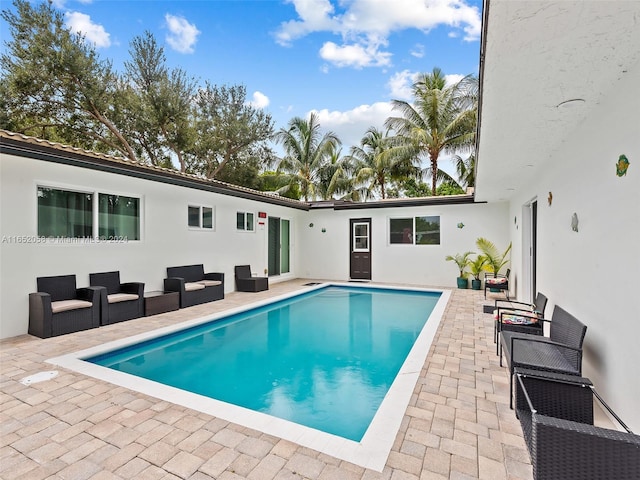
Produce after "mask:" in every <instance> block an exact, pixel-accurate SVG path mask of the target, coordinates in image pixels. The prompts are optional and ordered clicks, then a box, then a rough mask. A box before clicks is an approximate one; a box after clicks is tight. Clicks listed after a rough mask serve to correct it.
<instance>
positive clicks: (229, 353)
mask: <svg viewBox="0 0 640 480" xmlns="http://www.w3.org/2000/svg"><path fill="white" fill-rule="evenodd" d="M446 293H448V292H446V291H445V292H433V291H425V290H420V289H399V288H388V287H386V288H375V287H360V286H350V285H349V286H348V285H319V286H317V287H314V288H310V289H307V290H306V291H305V293H303V294H302V295H292V296H287V297H283V298H278V299H276V300H277V301H275V302H270V303H264V302H262V304H256V305H254V308H251V309H249V310H246V309H245V310H246V311H242V310H239V309H238V311H232V312H231V314H230V315H225V316H223V315H219V316H217V317H214V318H213V319H198V320H195V321H192V322H186V324H183V325H181V327H182V328H180V329H178V330H177V331H175V332H157V333H156V334H155V335H154V334H145V335H144V336H136V337H133V338H131V339H128V340H127V341H126V342H124V343H123V344H121V345H116V344H113V343H112V344H107V345H104V346H103V347H101V348H96V349H89V350H86V351H83V352H77V353H76V354H73V355H72V356H65V357H59V358H57V359H51V360H50V362H51V363H55V364H58V365H61V366H66V367H68V368H73V367H74V366H75V367H76V368H77V367H78V366H79V365H78V364H80V363H81V364H82V369H83V370H84V372H83V373H87V374H89V375H92V376H98V378H102V379H105V380H107V381H110V382H112V383H116V384H118V385H123V386H127V387H129V388H133V389H134V390H138V391H141V390H142V391H144V393H148V394H149V395H154V396H156V397H159V398H163V399H166V400H169V401H172V402H174V403H180V404H184V405H185V406H188V407H190V408H195V409H197V410H200V411H205V412H206V413H210V414H212V415H216V416H218V417H220V418H224V419H227V420H230V421H233V422H236V423H240V424H242V425H246V426H249V427H251V428H256V429H258V430H261V431H266V433H271V434H274V435H278V436H280V437H283V438H285V439H289V440H292V441H296V442H297V443H300V444H303V445H305V446H309V447H311V448H316V449H318V450H320V451H324V452H325V453H329V454H331V455H334V456H337V457H338V458H343V459H345V460H349V461H352V462H354V463H357V464H360V465H363V466H367V467H369V468H375V469H377V467H379V468H380V469H381V468H382V467H383V466H384V461H385V460H386V457H387V455H388V452H389V450H390V448H391V445H392V443H393V440H394V438H395V434H396V433H397V429H398V427H399V424H400V421H401V419H402V416H403V413H404V411H405V410H406V407H407V403H408V400H409V398H410V396H411V393H412V391H413V388H414V387H415V382H416V380H417V377H418V374H419V372H420V369H421V368H422V365H423V363H424V358H425V356H426V353H427V352H428V348H429V345H430V343H431V339H432V337H433V334H434V333H435V329H436V328H437V323H438V322H439V319H440V316H441V314H442V312H443V309H444V305H445V304H446V300H447V298H448V295H446ZM431 310H432V311H433V313H431V315H429V312H430V311H431ZM427 319H428V321H427ZM212 320H213V321H212ZM414 342H415V343H414ZM186 347H189V348H188V349H187V350H183V349H184V348H186ZM184 351H187V352H188V353H181V352H184ZM205 353H206V354H205ZM210 353H212V354H213V355H210ZM182 355H186V359H187V360H186V361H187V363H188V364H189V367H188V368H186V367H184V366H180V365H179V362H178V358H179V357H180V356H182ZM207 357H210V359H207ZM70 363H71V364H74V365H73V366H70ZM105 367H107V368H105ZM76 368H74V369H76ZM132 375H135V377H133V376H132ZM345 419H349V420H353V421H349V422H346V421H345ZM293 422H295V423H293ZM308 427H310V428H308ZM346 446H348V447H349V448H346V449H345V447H346ZM349 450H351V452H349ZM381 455H382V456H381ZM380 459H382V462H381V460H380Z"/></svg>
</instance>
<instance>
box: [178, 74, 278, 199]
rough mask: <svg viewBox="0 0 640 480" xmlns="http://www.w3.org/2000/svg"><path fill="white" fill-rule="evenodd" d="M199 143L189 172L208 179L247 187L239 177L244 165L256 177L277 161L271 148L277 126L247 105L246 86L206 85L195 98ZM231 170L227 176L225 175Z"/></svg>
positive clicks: (257, 109)
mask: <svg viewBox="0 0 640 480" xmlns="http://www.w3.org/2000/svg"><path fill="white" fill-rule="evenodd" d="M195 105H196V112H195V131H196V141H195V144H194V146H193V149H192V150H191V152H190V153H191V155H190V158H191V161H190V165H189V170H190V171H192V172H194V173H199V174H201V175H204V176H205V177H207V178H216V179H219V180H225V179H226V180H227V181H232V183H238V184H241V185H245V186H249V185H247V182H246V179H245V181H242V180H240V178H239V177H238V176H237V175H234V174H232V171H233V172H235V173H238V172H239V171H240V170H241V169H242V166H243V165H246V166H247V168H249V169H253V171H254V175H252V176H251V178H252V182H257V181H258V180H257V173H258V171H259V170H260V169H262V168H264V167H268V166H269V165H270V164H271V163H273V162H274V160H275V155H274V153H273V151H272V150H271V148H269V146H268V140H269V139H270V138H271V136H272V135H273V129H274V122H273V119H272V117H271V115H270V114H268V113H267V112H265V111H264V110H262V109H261V108H257V107H254V106H252V105H250V104H249V103H248V102H247V90H246V87H245V86H243V85H232V86H216V85H211V84H210V83H208V82H206V83H205V86H204V88H201V89H200V90H199V91H198V92H197V95H196V97H195ZM225 169H228V170H229V171H228V172H225Z"/></svg>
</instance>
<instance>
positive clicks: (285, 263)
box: [280, 220, 291, 273]
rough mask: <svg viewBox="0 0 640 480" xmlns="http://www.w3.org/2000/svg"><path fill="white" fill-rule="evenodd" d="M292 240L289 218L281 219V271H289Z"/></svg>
mask: <svg viewBox="0 0 640 480" xmlns="http://www.w3.org/2000/svg"><path fill="white" fill-rule="evenodd" d="M290 245H291V241H290V239H289V220H280V273H289V272H290V271H291V268H290V259H289V252H290Z"/></svg>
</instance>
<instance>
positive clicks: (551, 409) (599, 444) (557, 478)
mask: <svg viewBox="0 0 640 480" xmlns="http://www.w3.org/2000/svg"><path fill="white" fill-rule="evenodd" d="M516 379H517V380H516V413H517V415H518V418H519V420H520V424H521V426H522V432H523V434H524V438H525V441H526V443H527V448H528V449H529V455H530V457H531V464H532V465H533V478H534V479H536V480H613V479H615V480H637V479H639V478H640V436H638V435H635V434H633V433H632V432H631V431H630V430H629V429H628V428H627V426H626V425H625V424H624V423H622V421H621V420H620V419H619V418H618V416H617V415H616V414H615V413H614V412H613V411H612V410H611V409H610V408H609V407H608V405H607V404H606V403H605V402H604V401H602V399H601V398H600V396H599V395H598V394H597V392H596V391H595V390H594V389H593V387H592V384H591V382H590V381H589V380H588V379H586V378H582V377H578V376H572V375H564V374H554V373H549V372H540V371H535V370H526V369H522V370H521V369H517V370H516ZM594 399H597V400H598V401H599V402H600V403H601V405H602V406H603V407H604V408H605V409H606V410H607V411H608V412H609V414H610V415H611V416H612V417H613V418H615V419H616V421H617V422H618V423H619V424H620V426H621V427H622V428H623V429H624V430H625V431H620V430H612V429H609V428H602V427H597V426H594V425H593V423H594Z"/></svg>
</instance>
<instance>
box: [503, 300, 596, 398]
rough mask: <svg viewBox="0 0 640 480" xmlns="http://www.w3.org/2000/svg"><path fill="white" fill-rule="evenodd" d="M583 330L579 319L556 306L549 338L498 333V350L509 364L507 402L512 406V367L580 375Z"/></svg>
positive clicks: (584, 330) (514, 333)
mask: <svg viewBox="0 0 640 480" xmlns="http://www.w3.org/2000/svg"><path fill="white" fill-rule="evenodd" d="M539 321H540V322H543V321H544V322H548V321H549V320H545V319H540V320H539ZM586 332H587V327H586V326H585V325H584V324H583V323H582V322H580V321H579V320H578V319H577V318H575V317H574V316H573V315H571V314H570V313H568V312H567V311H565V310H564V309H562V308H561V307H559V306H558V305H556V306H555V308H554V309H553V315H552V316H551V321H550V327H549V337H543V336H539V335H531V334H526V333H518V332H509V331H502V332H500V342H501V343H502V351H503V353H504V358H505V360H506V361H507V365H508V367H509V397H510V398H509V405H510V406H513V374H514V370H515V369H516V368H529V369H533V370H542V371H547V372H556V373H565V374H569V375H581V374H582V343H583V342H584V336H585V334H586ZM500 366H502V356H500Z"/></svg>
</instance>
